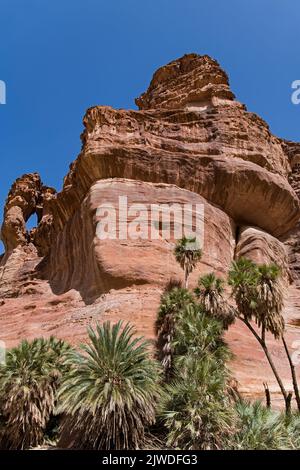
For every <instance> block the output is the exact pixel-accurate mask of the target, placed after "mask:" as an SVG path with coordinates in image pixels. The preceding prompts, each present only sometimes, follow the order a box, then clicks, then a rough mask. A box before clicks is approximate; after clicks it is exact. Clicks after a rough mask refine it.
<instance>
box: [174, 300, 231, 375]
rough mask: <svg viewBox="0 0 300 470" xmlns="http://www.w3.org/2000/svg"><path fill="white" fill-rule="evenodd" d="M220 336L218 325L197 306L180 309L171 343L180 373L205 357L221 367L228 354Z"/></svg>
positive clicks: (219, 323) (227, 358) (228, 357)
mask: <svg viewBox="0 0 300 470" xmlns="http://www.w3.org/2000/svg"><path fill="white" fill-rule="evenodd" d="M222 335H223V325H222V323H221V322H220V321H219V320H217V319H216V318H212V317H210V316H209V315H207V314H206V312H205V311H204V310H203V309H202V307H201V306H199V305H195V304H190V305H186V306H185V307H184V308H182V309H181V310H180V312H179V313H178V316H177V322H176V330H175V334H174V337H173V340H172V349H173V355H174V357H175V359H176V361H175V362H176V366H177V368H178V369H180V370H181V373H183V372H184V370H185V367H186V366H187V365H188V364H189V363H190V362H193V361H194V360H202V359H203V358H207V357H210V358H211V359H213V360H215V361H217V362H218V363H219V364H220V366H221V367H223V365H224V364H225V363H226V361H228V360H229V359H230V358H231V354H230V350H229V349H228V346H227V345H226V344H225V342H224V340H223V337H222Z"/></svg>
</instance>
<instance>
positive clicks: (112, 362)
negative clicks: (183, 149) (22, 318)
mask: <svg viewBox="0 0 300 470" xmlns="http://www.w3.org/2000/svg"><path fill="white" fill-rule="evenodd" d="M174 255H175V257H176V259H177V261H178V263H179V264H180V266H181V267H182V268H183V271H184V279H183V285H184V287H182V285H181V283H180V282H178V281H177V282H171V283H170V284H169V285H168V286H167V288H166V290H165V292H164V293H163V295H162V297H161V303H160V307H159V311H158V315H157V321H156V333H157V341H156V348H154V354H153V347H152V348H150V345H149V343H148V342H147V341H145V340H144V339H143V338H139V337H137V335H136V331H135V330H134V329H133V327H132V326H131V325H130V324H123V323H122V322H119V323H117V324H114V325H113V324H110V323H109V322H108V323H105V324H103V325H101V326H100V325H97V326H96V328H95V329H92V328H89V330H88V342H87V343H86V344H85V345H82V346H81V347H80V348H79V349H76V350H75V349H72V348H71V347H70V346H69V345H68V344H66V343H65V342H63V341H61V340H58V339H55V338H50V339H48V340H46V339H36V340H34V341H32V342H28V341H23V342H22V343H21V344H20V345H19V346H18V347H16V348H13V349H11V350H10V351H8V353H7V357H6V364H5V365H2V366H0V446H1V448H2V449H26V448H32V447H36V446H39V445H42V444H45V443H46V444H47V443H48V444H49V443H52V444H53V445H56V444H58V445H59V446H60V447H66V446H67V447H71V448H77V449H79V448H85V449H142V448H157V447H159V448H163V449H168V448H177V449H183V450H186V449H191V450H195V449H200V450H202V449H236V450H241V449H299V448H300V414H299V410H300V398H299V389H298V384H297V378H296V374H295V369H294V366H293V363H292V361H291V358H290V354H289V350H288V347H287V344H286V341H285V336H284V331H285V325H284V319H283V317H282V313H281V312H282V308H283V292H282V283H281V272H280V269H279V268H278V266H276V265H274V264H271V265H256V264H255V263H253V262H252V261H250V260H246V259H243V258H242V259H239V260H237V261H235V262H234V263H233V265H232V269H231V270H230V273H229V278H228V284H229V286H230V287H231V294H232V297H233V299H234V301H235V302H234V303H235V305H234V306H233V302H229V301H228V296H226V295H225V290H226V289H225V288H226V285H225V281H224V280H222V279H220V278H218V277H217V276H216V275H215V274H214V273H209V274H207V275H205V276H202V277H201V278H200V279H199V281H198V285H197V287H196V289H195V290H194V291H190V290H188V278H189V275H190V274H191V272H192V271H193V270H194V269H195V267H196V265H197V263H198V262H199V260H200V259H201V255H202V252H201V250H199V249H198V248H197V246H196V245H195V240H189V239H183V240H181V241H180V242H179V243H178V245H177V246H176V248H175V252H174ZM235 321H242V322H243V323H244V324H245V325H246V326H247V327H248V328H249V330H250V331H251V333H252V334H253V335H254V337H255V338H256V340H257V341H258V343H259V345H260V347H261V348H262V349H263V351H264V353H265V355H266V358H267V360H268V362H269V364H270V367H271V369H272V371H273V373H274V376H275V378H276V380H277V383H278V385H279V387H280V390H281V392H282V395H283V399H284V402H285V407H286V409H285V412H278V411H274V410H272V409H271V404H270V395H267V398H268V402H267V406H265V405H264V404H263V403H261V402H255V403H248V402H246V401H244V400H243V399H242V398H241V396H240V395H239V393H238V390H237V388H236V386H235V385H234V381H233V380H232V377H231V375H230V370H229V369H228V361H229V359H230V357H231V354H230V351H229V349H228V346H227V345H226V343H225V341H224V339H223V333H224V330H226V329H228V328H230V326H231V325H232V324H233V323H234V322H235ZM266 331H268V332H270V333H271V334H272V335H273V336H274V338H275V339H277V340H278V341H281V342H282V345H283V349H284V352H285V354H287V358H288V360H289V364H290V369H291V377H292V383H293V393H292V392H291V391H287V390H286V388H285V387H284V385H283V382H282V380H281V378H280V375H279V373H278V370H277V368H276V364H275V362H274V359H273V358H272V355H271V353H270V351H269V349H268V345H267V341H266ZM293 398H294V399H295V401H294V403H295V406H294V409H295V408H298V411H297V412H296V411H295V410H293V409H292V403H293V401H292V400H293Z"/></svg>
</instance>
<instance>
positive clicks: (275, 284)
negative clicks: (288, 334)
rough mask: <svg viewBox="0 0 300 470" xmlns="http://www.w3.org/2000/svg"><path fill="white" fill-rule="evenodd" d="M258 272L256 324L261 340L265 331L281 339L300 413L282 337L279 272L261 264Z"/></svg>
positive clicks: (274, 266) (295, 385) (281, 290)
mask: <svg viewBox="0 0 300 470" xmlns="http://www.w3.org/2000/svg"><path fill="white" fill-rule="evenodd" d="M258 272H259V282H258V308H257V324H258V326H259V327H261V329H262V338H263V339H264V338H265V331H270V333H272V334H273V336H274V338H276V339H281V341H282V343H283V347H284V350H285V353H286V355H287V359H288V362H289V366H290V370H291V375H292V381H293V388H294V392H295V399H296V402H297V407H298V410H299V411H300V393H299V387H298V382H297V376H296V372H295V366H294V364H293V361H292V358H291V356H290V353H289V349H288V346H287V343H286V340H285V337H284V330H285V323H284V318H283V316H282V313H281V312H282V309H283V306H284V294H283V285H282V282H280V274H281V270H280V268H279V267H278V266H277V265H276V264H270V265H266V264H262V265H260V266H258Z"/></svg>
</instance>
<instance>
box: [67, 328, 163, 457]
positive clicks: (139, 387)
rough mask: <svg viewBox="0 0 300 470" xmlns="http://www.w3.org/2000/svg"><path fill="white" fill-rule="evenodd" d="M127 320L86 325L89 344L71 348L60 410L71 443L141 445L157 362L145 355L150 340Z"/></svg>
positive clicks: (151, 414) (151, 409) (151, 412)
mask: <svg viewBox="0 0 300 470" xmlns="http://www.w3.org/2000/svg"><path fill="white" fill-rule="evenodd" d="M135 333H136V332H135V330H134V329H133V327H132V326H130V325H129V324H126V325H125V326H124V328H123V324H122V322H118V323H117V324H115V325H111V324H110V323H109V322H107V323H104V324H103V325H102V326H99V325H98V326H97V327H96V330H93V329H91V328H90V329H89V330H88V335H89V341H90V342H89V344H87V345H84V346H82V347H81V352H75V351H74V352H72V353H71V354H70V356H69V359H68V363H69V364H70V366H71V369H70V372H69V373H68V374H67V375H66V377H65V378H64V381H63V384H62V388H61V390H60V394H59V398H60V400H61V404H60V406H59V411H61V412H63V413H65V414H66V415H67V416H68V418H67V419H66V421H65V424H64V426H63V428H62V436H63V434H64V433H66V432H69V430H70V429H72V432H73V434H75V437H74V444H73V445H74V447H76V448H90V449H107V450H109V449H116V450H124V449H139V448H140V447H141V446H143V444H144V440H145V428H146V427H147V426H150V425H152V424H153V423H154V422H155V409H156V403H157V400H158V397H159V385H158V380H159V367H158V364H157V363H156V362H155V361H154V360H152V359H150V358H149V355H148V346H149V344H148V342H147V341H144V340H142V338H134V335H135Z"/></svg>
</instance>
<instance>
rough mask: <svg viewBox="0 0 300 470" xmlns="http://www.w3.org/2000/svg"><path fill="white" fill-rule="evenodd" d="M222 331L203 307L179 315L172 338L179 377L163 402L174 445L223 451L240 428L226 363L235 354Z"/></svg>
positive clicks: (170, 439) (194, 307)
mask: <svg viewBox="0 0 300 470" xmlns="http://www.w3.org/2000/svg"><path fill="white" fill-rule="evenodd" d="M222 333H223V327H222V324H221V322H219V321H217V320H216V319H213V318H211V317H209V316H208V315H206V314H205V313H204V312H203V311H202V310H201V307H199V306H198V305H188V306H187V307H185V308H183V309H182V310H181V311H180V313H179V315H178V319H177V323H176V330H175V335H174V339H173V341H172V345H173V351H174V367H175V371H176V373H175V374H174V377H176V378H174V379H173V381H172V382H171V383H170V384H168V385H166V389H165V394H164V396H163V400H162V405H161V416H162V418H163V420H164V422H165V426H166V428H167V430H168V437H167V444H168V445H170V446H175V447H176V448H180V449H184V450H187V449H189V450H195V449H218V448H221V447H222V445H223V444H222V443H223V441H224V440H225V439H227V438H228V436H229V435H230V434H231V433H232V432H233V430H234V416H233V412H232V408H231V406H230V399H229V395H228V393H227V387H228V381H229V373H228V371H227V368H226V366H225V361H226V360H228V358H229V357H230V352H229V350H228V347H227V346H226V344H225V343H224V341H223V340H222Z"/></svg>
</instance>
